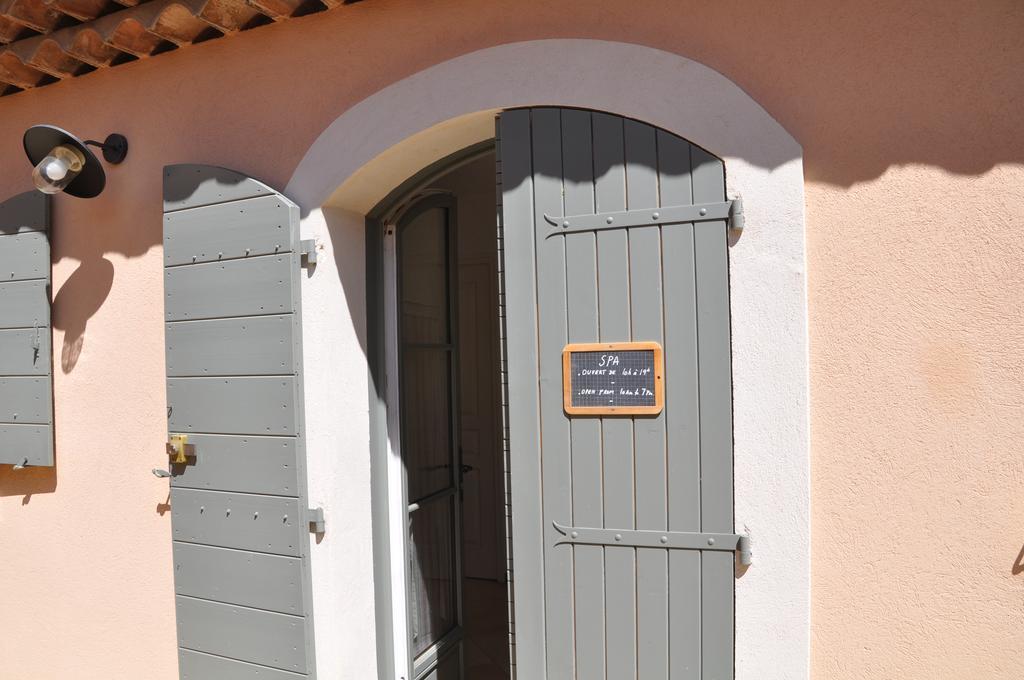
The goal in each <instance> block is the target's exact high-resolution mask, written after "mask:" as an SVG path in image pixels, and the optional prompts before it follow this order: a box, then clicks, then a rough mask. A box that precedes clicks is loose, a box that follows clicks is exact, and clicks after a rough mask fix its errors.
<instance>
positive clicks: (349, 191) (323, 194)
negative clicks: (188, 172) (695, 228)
mask: <svg viewBox="0 0 1024 680" xmlns="http://www.w3.org/2000/svg"><path fill="white" fill-rule="evenodd" d="M542 62H543V63H548V64H550V63H559V64H561V65H562V68H559V69H544V68H541V67H540V64H541V63H542ZM640 63H642V64H643V65H644V69H646V70H645V77H644V78H643V79H637V78H636V77H635V76H636V74H637V72H638V70H637V67H636V65H637V64H640ZM520 72H522V73H521V74H520V75H516V74H517V73H520ZM498 74H502V75H501V77H498ZM652 82H657V83H658V84H659V90H658V92H660V93H661V94H656V95H655V94H654V93H652V90H651V87H650V86H651V83H652ZM683 92H699V93H700V96H699V97H688V96H683V95H681V94H679V93H683ZM644 93H646V95H644ZM666 93H674V94H666ZM641 95H644V96H641ZM537 101H540V102H545V103H557V104H563V105H572V106H584V107H588V108H592V109H598V110H604V111H611V112H614V113H616V114H620V115H626V116H630V117H633V118H638V119H641V120H644V121H647V122H649V123H654V124H656V125H657V126H658V127H661V128H663V129H666V130H669V131H671V132H672V133H674V134H677V135H680V136H682V137H685V138H688V139H692V140H694V141H695V142H697V143H698V144H700V145H701V146H702V147H705V148H708V149H710V150H711V151H713V152H714V153H715V154H717V155H719V156H720V157H722V158H723V159H724V161H725V167H726V170H727V173H728V191H729V192H730V193H729V195H733V194H734V193H742V194H743V197H744V199H745V200H744V203H745V208H746V211H747V214H748V225H749V224H756V227H755V228H753V229H751V228H748V229H747V231H746V232H745V233H744V236H743V238H742V239H741V240H740V242H739V245H738V247H737V248H734V249H733V251H732V253H731V257H730V261H729V271H730V288H731V292H732V296H731V301H730V307H731V316H732V321H733V324H732V331H733V345H732V350H733V351H732V359H733V370H734V380H735V390H734V428H733V433H734V438H735V447H734V451H735V471H736V479H735V489H736V501H735V513H736V517H735V526H736V528H737V529H741V530H742V529H744V528H748V529H749V530H750V532H751V533H752V534H753V535H754V536H755V537H756V538H757V541H758V542H757V546H758V556H759V560H758V566H757V568H755V569H751V570H750V572H749V573H747V574H745V575H744V576H743V578H742V579H741V580H740V581H738V583H737V593H736V608H737V618H736V627H735V630H736V639H737V644H738V645H739V646H738V649H739V650H740V651H738V652H737V655H736V658H737V677H755V676H756V673H757V669H758V668H763V667H765V663H769V662H770V664H771V665H773V667H775V666H777V662H778V660H779V658H781V657H779V656H778V654H782V653H781V652H778V650H779V649H783V648H784V649H786V650H789V651H787V652H785V654H783V655H782V656H784V657H785V659H786V660H787V661H786V662H785V664H789V665H787V668H792V669H793V673H794V674H796V675H800V673H801V671H800V668H805V666H806V652H805V649H806V633H807V628H806V608H805V607H804V606H802V605H801V604H800V603H801V602H806V593H807V578H806V555H807V545H806V542H805V541H804V540H803V539H799V537H800V536H806V534H807V527H806V517H807V514H806V505H807V486H806V460H807V447H806V426H807V420H806V406H805V405H806V399H805V397H806V373H805V368H806V345H805V342H804V331H803V322H802V321H801V319H805V318H806V316H805V314H806V312H805V307H804V289H803V279H802V271H803V265H802V259H803V258H802V252H803V235H802V199H801V196H802V193H801V192H802V177H801V174H800V163H799V156H800V151H799V147H798V146H797V145H795V143H794V142H793V141H792V139H791V138H790V137H789V136H788V135H787V134H786V133H785V131H783V130H782V129H781V128H779V127H778V125H777V124H776V123H775V122H774V121H772V120H771V118H770V117H769V116H768V115H767V114H766V113H765V112H764V111H763V109H761V108H760V107H758V106H757V105H756V103H754V102H753V101H752V100H750V98H749V97H747V96H746V95H745V94H743V93H742V91H740V90H739V89H738V88H736V86H735V85H733V84H732V83H729V82H728V81H727V80H725V79H724V78H722V77H721V76H720V75H718V74H715V73H714V72H712V71H710V70H709V69H706V68H705V67H703V66H701V65H699V64H695V63H693V62H690V61H688V60H686V59H685V58H682V57H678V56H677V55H670V54H667V53H664V52H658V51H656V50H650V49H648V48H644V47H641V46H636V45H620V44H615V43H603V42H599V41H585V40H584V41H576V40H552V41H538V42H533V43H523V44H517V45H508V46H503V47H500V48H493V49H490V50H484V51H482V52H480V53H473V54H471V55H466V56H464V57H460V58H457V59H454V60H452V61H451V62H446V63H444V64H441V65H439V66H437V67H433V68H431V69H427V70H426V71H424V72H422V73H419V74H416V75H414V76H411V77H410V78H409V79H407V80H406V81H402V82H400V83H397V84H395V85H393V86H390V87H389V88H385V90H382V91H381V92H380V93H378V94H376V95H374V96H372V97H370V98H368V99H367V100H366V101H364V102H363V103H362V104H360V105H358V106H357V107H355V108H354V109H352V110H350V111H348V112H346V113H345V114H343V115H342V116H341V117H339V119H338V120H337V121H336V123H335V124H334V125H332V126H331V127H330V128H329V129H328V130H327V131H326V132H325V133H324V134H323V135H322V136H321V138H320V139H319V140H318V141H317V143H316V144H315V145H314V147H313V149H311V151H310V153H309V154H308V155H307V159H306V161H304V162H303V164H302V165H301V166H300V168H299V169H298V170H297V171H296V173H295V175H294V176H293V179H292V182H291V183H290V184H289V188H288V192H289V193H290V194H291V195H293V196H295V197H296V198H297V199H298V200H299V202H300V204H301V205H303V206H304V207H305V209H306V210H307V211H308V212H309V217H308V219H307V224H308V227H309V229H310V230H311V231H307V232H306V233H305V234H304V235H307V236H310V235H316V236H318V238H323V239H324V240H325V241H330V240H331V239H332V238H335V237H336V234H332V233H330V229H329V228H328V229H324V227H323V225H322V224H320V225H318V223H317V220H318V219H319V218H318V217H317V212H318V210H319V208H318V206H320V205H325V206H330V209H331V210H337V211H338V214H341V213H344V215H343V218H344V219H350V217H349V215H351V219H356V218H361V215H363V214H366V213H367V212H369V211H370V209H371V208H372V207H373V205H375V204H376V202H378V201H379V200H380V199H381V198H383V197H384V195H385V194H387V193H388V192H390V191H391V190H392V189H393V187H395V186H396V185H397V184H399V183H401V181H402V179H403V178H404V177H407V176H409V175H411V174H413V173H414V172H415V171H416V170H418V169H419V168H421V167H424V166H426V165H428V164H429V163H430V162H432V161H434V160H436V159H437V158H439V157H442V156H444V155H445V154H447V153H450V152H453V151H455V150H456V149H458V148H461V147H464V146H465V145H466V144H468V143H472V142H477V141H481V140H482V139H485V138H486V136H487V135H489V134H491V133H490V132H489V131H488V127H489V125H490V121H491V120H492V118H493V114H494V112H495V111H496V110H499V109H501V108H502V107H505V106H509V105H511V104H516V103H526V102H537ZM382 110H387V111H389V112H390V113H389V117H388V118H387V120H382V119H381V118H380V116H379V112H380V111H382ZM340 149H344V150H345V153H344V154H340V155H339V153H338V151H339V150H340ZM402 168H404V170H403V169H402ZM339 185H340V189H338V191H336V192H334V195H333V196H331V197H330V198H328V196H329V195H330V194H331V193H332V192H333V189H332V187H339ZM326 209H327V208H326V207H325V211H326ZM305 228H306V227H305V226H304V229H305ZM316 229H320V230H321V231H319V232H316V231H315V230H316ZM367 237H368V239H369V240H368V241H367V246H368V248H373V247H374V244H373V243H372V237H371V235H370V234H369V233H368V234H367ZM368 264H369V261H368ZM371 267H372V265H371ZM794 273H796V274H797V276H796V277H794V276H793V274H794ZM367 275H368V280H369V281H370V283H369V284H368V285H370V286H371V287H372V286H373V284H372V278H373V276H374V272H373V271H368V272H367ZM304 294H305V293H304ZM369 311H370V316H371V317H372V315H373V312H372V310H369ZM370 321H371V323H373V319H372V318H371V319H370ZM315 331H316V329H311V331H307V337H310V338H312V339H311V340H310V341H309V342H307V349H309V348H311V347H312V349H313V351H314V353H315V351H317V350H316V345H317V340H316V332H315ZM336 349H337V348H336V347H327V346H326V345H325V346H324V350H323V358H324V360H325V365H329V360H330V356H331V355H332V354H335V353H336ZM370 350H371V351H372V348H370ZM371 381H372V378H371ZM764 394H773V395H776V397H777V398H775V399H773V407H772V408H771V409H769V410H768V411H765V410H764V409H763V408H762V407H761V406H759V400H760V399H761V398H762V397H763V395H764ZM373 398H374V397H373V392H372V391H371V402H372V400H373ZM316 417H317V415H316V414H314V413H311V414H310V418H311V419H315V418H316ZM325 417H326V416H325ZM373 418H374V416H373V411H372V410H371V424H370V427H371V431H373V430H374V428H375V427H376V426H375V425H374V424H373V423H374V421H373ZM311 427H312V425H311ZM377 431H378V432H379V430H377ZM370 460H371V462H372V461H374V460H376V458H374V457H371V458H370ZM316 464H317V463H316V461H315V460H314V461H313V463H312V467H315V466H316ZM766 466H767V468H768V469H771V470H773V471H774V472H772V473H769V474H766ZM775 473H778V474H779V475H781V477H780V478H785V480H786V481H785V483H784V484H782V485H775V484H769V485H765V483H764V482H765V480H766V479H775V478H776V477H775ZM371 476H373V475H371ZM378 478H379V476H378ZM768 499H771V503H768V502H767V501H768ZM765 507H773V508H777V509H778V510H777V511H772V512H768V513H765V512H764V511H763V509H764V508H765ZM378 510H379V508H378ZM377 532H378V527H377V526H376V525H374V533H375V538H374V547H375V551H376V550H378V549H379V548H382V547H383V549H385V550H387V549H389V548H388V546H390V547H391V548H393V547H394V544H393V543H389V542H388V540H387V539H388V537H387V536H381V535H379V534H378V533H377ZM794 539H796V541H795V543H794ZM315 560H316V555H315V553H314V564H315ZM316 573H317V572H316V570H314V574H316ZM320 573H330V569H324V570H320ZM314 578H316V576H314ZM374 583H375V589H376V596H377V601H378V602H377V608H376V620H377V628H376V646H377V649H378V651H379V655H378V666H379V667H380V668H381V672H382V673H385V675H383V676H382V677H392V676H390V675H387V674H386V673H387V671H386V667H387V664H386V660H387V658H388V654H389V653H390V652H389V650H388V649H387V644H388V642H387V640H385V633H384V631H388V630H391V621H390V620H389V616H390V615H391V614H393V612H391V613H389V612H385V611H384V609H387V607H382V606H381V601H382V600H381V597H380V593H381V591H380V588H382V587H391V588H392V589H394V588H396V587H399V586H400V584H398V583H396V582H394V581H387V579H384V578H382V574H381V573H380V572H379V571H378V572H377V573H376V578H375V579H374ZM403 587H404V586H403ZM780 607H781V609H780ZM783 612H786V613H783ZM780 615H784V617H785V618H786V620H787V621H790V622H792V624H793V625H787V628H786V630H787V634H786V635H785V636H783V637H784V638H785V639H784V640H782V641H781V642H779V643H773V644H772V645H760V644H758V643H757V640H758V639H759V637H761V636H763V635H764V631H765V630H770V629H772V622H773V621H775V620H777V618H778V617H779V616H780ZM350 632H351V633H352V635H350V636H348V638H349V639H363V638H362V637H361V636H363V635H365V631H364V630H363V629H362V628H360V629H359V630H356V629H355V628H354V627H353V629H352V630H351V631H350ZM518 633H519V635H518V640H519V642H522V641H523V634H524V631H523V630H519V631H518ZM368 642H371V643H372V642H374V639H373V637H372V636H371V637H370V638H369V639H368ZM771 650H775V651H771ZM392 651H393V650H392ZM777 652H778V654H777ZM790 652H792V653H790ZM785 664H784V665H785ZM744 669H746V670H744ZM787 672H788V671H787ZM745 673H746V674H745Z"/></svg>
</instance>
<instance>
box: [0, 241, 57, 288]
mask: <svg viewBox="0 0 1024 680" xmlns="http://www.w3.org/2000/svg"><path fill="white" fill-rule="evenodd" d="M49 276H50V243H49V241H48V240H47V236H46V232H42V231H29V232H24V233H18V234H10V235H0V281H24V280H26V279H47V278H49Z"/></svg>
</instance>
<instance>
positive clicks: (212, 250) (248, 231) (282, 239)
mask: <svg viewBox="0 0 1024 680" xmlns="http://www.w3.org/2000/svg"><path fill="white" fill-rule="evenodd" d="M291 211H292V207H291V206H290V205H289V204H287V203H285V202H284V201H283V200H281V198H280V197H278V196H261V197H259V198H250V199H247V200H241V201H235V202H232V203H222V204H220V205H211V206H207V207H204V208H194V209H190V210H179V211H177V212H172V213H167V214H166V215H164V265H165V266H172V265H181V264H196V263H201V262H215V261H217V260H229V259H233V258H243V257H257V256H259V255H276V254H281V253H286V252H289V251H291V249H292V243H293V242H295V241H297V240H298V239H297V238H296V236H295V235H294V234H293V233H292V229H293V228H294V227H295V226H297V225H293V221H292V219H291ZM211 225H213V228H211ZM0 271H3V269H2V268H0Z"/></svg>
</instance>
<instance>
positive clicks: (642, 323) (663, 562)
mask: <svg viewBox="0 0 1024 680" xmlns="http://www.w3.org/2000/svg"><path fill="white" fill-rule="evenodd" d="M624 127H625V129H624V134H625V152H626V187H627V201H626V202H627V204H628V206H629V208H630V209H634V208H653V207H657V206H658V205H659V202H658V149H657V143H656V137H655V130H654V128H652V127H651V126H649V125H644V124H643V123H638V122H636V121H632V120H627V121H625V124H624ZM628 239H629V279H630V285H629V292H630V314H631V325H632V329H631V331H632V338H633V340H642V341H646V340H653V341H655V342H658V343H661V345H662V347H664V337H663V332H662V306H663V298H662V289H661V268H662V256H661V228H660V227H658V226H656V225H652V226H649V227H633V228H630V229H629V230H628ZM633 423H634V425H633V427H634V435H633V445H634V448H635V453H636V523H637V527H636V528H637V529H647V530H661V531H664V530H665V529H667V528H668V527H667V522H668V500H667V498H666V489H665V478H666V459H665V414H664V411H662V413H660V414H658V415H657V416H655V417H653V418H634V420H633ZM636 583H637V591H636V597H637V603H636V604H637V631H636V639H637V673H638V676H639V677H642V678H667V677H668V601H667V599H666V597H665V594H666V593H667V592H668V555H667V554H666V551H664V550H658V549H650V548H638V549H637V551H636Z"/></svg>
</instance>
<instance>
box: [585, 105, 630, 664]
mask: <svg viewBox="0 0 1024 680" xmlns="http://www.w3.org/2000/svg"><path fill="white" fill-rule="evenodd" d="M594 169H595V176H596V177H595V184H596V194H597V209H598V211H599V212H611V211H618V210H625V209H626V175H625V141H624V137H623V120H622V119H621V118H618V117H616V116H611V115H607V114H598V113H595V114H594ZM597 260H598V262H597V270H598V312H599V315H600V331H601V337H600V341H601V342H622V341H628V340H630V322H629V244H628V240H627V235H626V231H625V230H620V229H613V230H604V231H599V232H598V233H597ZM601 427H602V439H603V441H602V449H603V451H604V457H603V463H604V481H605V484H604V525H605V527H607V528H609V529H633V528H634V526H633V525H634V512H635V506H634V503H633V488H634V480H633V470H634V462H633V422H632V419H631V418H602V421H601ZM604 555H605V557H604V559H605V600H606V602H607V605H606V606H607V611H606V614H605V620H606V625H605V629H606V630H605V634H606V639H607V641H608V650H607V654H608V678H609V679H610V678H627V677H630V678H631V677H634V676H635V675H636V558H635V551H634V550H633V549H632V548H614V547H608V548H605V549H604Z"/></svg>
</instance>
